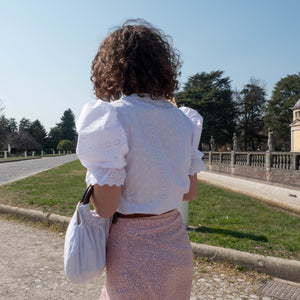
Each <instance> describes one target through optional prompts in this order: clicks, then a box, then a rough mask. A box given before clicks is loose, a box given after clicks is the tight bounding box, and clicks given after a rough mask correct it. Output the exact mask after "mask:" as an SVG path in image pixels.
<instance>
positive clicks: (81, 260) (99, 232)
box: [64, 185, 112, 283]
mask: <svg viewBox="0 0 300 300" xmlns="http://www.w3.org/2000/svg"><path fill="white" fill-rule="evenodd" d="M92 192H93V186H92V185H89V186H88V187H87V188H86V190H85V191H84V194H83V196H82V199H81V201H80V202H79V203H78V205H77V207H76V210H75V212H74V214H73V217H72V219H71V221H70V223H69V226H68V229H67V232H66V236H65V247H64V267H65V273H66V276H67V278H68V279H69V281H70V282H71V283H81V282H84V281H87V280H89V279H91V278H93V277H96V276H98V275H100V274H101V273H102V272H103V270H104V267H105V261H106V245H107V240H108V235H109V230H110V226H111V222H112V217H110V218H107V219H106V218H102V217H101V216H99V215H98V214H97V213H96V212H95V211H92V210H90V203H89V201H90V196H91V194H92Z"/></svg>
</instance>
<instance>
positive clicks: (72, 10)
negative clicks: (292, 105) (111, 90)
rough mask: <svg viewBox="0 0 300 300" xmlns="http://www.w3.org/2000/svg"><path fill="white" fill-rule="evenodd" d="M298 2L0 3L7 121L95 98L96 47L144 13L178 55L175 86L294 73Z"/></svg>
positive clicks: (1, 83)
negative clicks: (203, 79) (209, 75)
mask: <svg viewBox="0 0 300 300" xmlns="http://www.w3.org/2000/svg"><path fill="white" fill-rule="evenodd" d="M299 14H300V1H299V0H251V1H250V0H248V1H247V0H185V1H183V0H180V1H179V0H151V1H150V0H149V1H144V0H126V1H122V0H98V1H96V0H85V1H83V0H81V1H79V0H51V1H50V0H48V1H46V0H26V1H25V0H0V54H1V55H0V99H1V103H2V107H4V108H5V110H4V114H5V116H6V117H7V118H15V119H16V121H17V122H19V121H20V119H21V118H23V117H25V118H27V119H29V120H31V121H34V120H36V119H39V120H40V121H41V123H42V124H43V125H44V126H45V128H46V130H47V131H49V130H50V128H52V127H54V126H55V125H56V124H57V123H59V122H60V118H61V116H62V115H63V112H64V111H65V110H67V109H69V108H70V109H71V110H72V111H73V112H74V114H75V117H76V118H77V117H78V116H79V113H80V111H81V108H82V106H83V105H84V104H85V103H86V102H89V101H91V100H94V99H95V96H94V95H93V88H92V84H91V82H90V79H89V77H90V66H91V61H92V60H93V58H94V56H95V54H96V52H97V49H98V47H99V44H100V43H101V41H102V40H103V39H104V38H105V37H106V36H107V34H109V32H111V30H112V29H113V28H115V27H116V26H120V25H121V24H122V23H123V22H124V21H125V20H126V19H132V18H143V19H145V20H146V21H148V22H150V23H152V24H153V25H154V26H156V27H158V28H160V29H162V30H163V31H164V32H165V33H166V34H168V35H170V36H171V37H172V39H173V46H174V47H175V48H176V49H178V50H179V51H180V53H181V58H182V60H183V66H182V69H181V72H182V75H181V77H180V78H179V80H180V83H181V87H183V86H184V83H185V82H186V81H187V80H188V78H189V77H190V76H192V75H194V74H196V73H201V72H211V71H214V70H222V71H224V76H226V77H229V78H230V80H231V86H232V89H238V90H241V89H242V88H243V86H244V85H245V84H247V83H248V82H249V80H250V78H251V77H254V78H256V79H258V80H261V81H262V82H264V84H265V89H266V92H267V97H268V99H269V98H270V97H271V93H272V90H273V88H274V85H275V84H276V82H278V81H279V80H280V79H281V78H283V77H285V76H287V75H291V74H297V73H299V72H300V38H299V37H300V18H299Z"/></svg>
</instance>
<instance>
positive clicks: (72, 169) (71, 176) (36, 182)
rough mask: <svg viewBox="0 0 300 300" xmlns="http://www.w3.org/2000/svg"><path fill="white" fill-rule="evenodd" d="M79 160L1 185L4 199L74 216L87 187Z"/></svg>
mask: <svg viewBox="0 0 300 300" xmlns="http://www.w3.org/2000/svg"><path fill="white" fill-rule="evenodd" d="M84 179H85V169H84V168H83V167H82V166H81V164H80V162H79V161H78V160H76V161H73V162H70V163H67V164H64V165H62V166H60V167H57V168H54V169H51V170H48V171H45V172H42V173H39V174H37V175H34V176H31V177H28V178H25V179H22V180H19V181H16V182H13V183H9V184H6V185H4V186H1V187H0V203H2V204H9V205H12V206H20V207H25V208H32V209H39V210H42V211H44V212H49V213H56V214H61V215H65V216H71V215H72V213H73V212H74V209H75V206H76V204H77V202H78V201H79V200H80V197H81V195H82V193H83V190H84V188H85V181H84Z"/></svg>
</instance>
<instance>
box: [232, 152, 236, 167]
mask: <svg viewBox="0 0 300 300" xmlns="http://www.w3.org/2000/svg"><path fill="white" fill-rule="evenodd" d="M235 162H236V156H235V151H234V150H233V151H231V168H234V167H235Z"/></svg>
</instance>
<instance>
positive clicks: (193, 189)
mask: <svg viewBox="0 0 300 300" xmlns="http://www.w3.org/2000/svg"><path fill="white" fill-rule="evenodd" d="M189 178H190V190H189V191H188V192H187V193H186V194H184V195H183V201H194V200H195V199H196V198H197V193H198V180H197V173H195V174H194V175H189Z"/></svg>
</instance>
